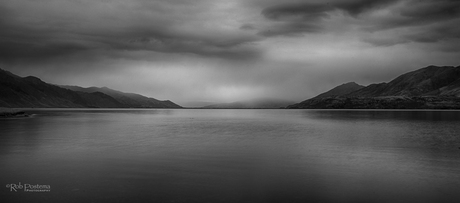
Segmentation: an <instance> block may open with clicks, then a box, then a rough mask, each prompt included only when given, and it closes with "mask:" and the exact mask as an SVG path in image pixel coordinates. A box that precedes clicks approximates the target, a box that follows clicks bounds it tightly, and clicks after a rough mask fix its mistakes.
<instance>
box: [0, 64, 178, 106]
mask: <svg viewBox="0 0 460 203" xmlns="http://www.w3.org/2000/svg"><path fill="white" fill-rule="evenodd" d="M113 91H115V90H113ZM0 93H1V94H0V107H10V108H12V107H16V108H23V107H41V108H136V107H138V106H135V105H130V104H128V103H126V102H124V101H123V100H118V99H116V98H114V97H112V96H110V95H108V94H105V93H103V92H100V91H94V92H83V91H73V90H70V89H66V88H62V87H59V86H56V85H52V84H49V83H46V82H43V81H42V80H40V79H39V78H37V77H34V76H28V77H19V76H17V75H14V74H12V73H10V72H8V71H5V70H2V69H0ZM138 96H142V95H138ZM142 97H143V96H142ZM145 98H146V97H145ZM142 101H143V100H142ZM157 101H158V100H157ZM158 102H159V103H158V105H156V106H154V105H152V106H150V107H151V108H181V107H180V106H179V105H176V104H174V103H172V102H171V101H158Z"/></svg>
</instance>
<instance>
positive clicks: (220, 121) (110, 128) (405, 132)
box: [0, 109, 460, 203]
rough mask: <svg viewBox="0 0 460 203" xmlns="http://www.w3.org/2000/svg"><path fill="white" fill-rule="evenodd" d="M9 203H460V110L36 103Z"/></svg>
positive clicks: (1, 132)
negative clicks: (97, 106)
mask: <svg viewBox="0 0 460 203" xmlns="http://www.w3.org/2000/svg"><path fill="white" fill-rule="evenodd" d="M27 112H28V113H32V114H33V116H31V117H28V118H8V119H5V118H4V119H0V175H1V176H0V183H1V184H3V186H2V189H0V195H1V197H0V199H2V202H177V203H180V202H214V203H219V202H232V203H237V202H248V203H250V202H276V203H278V202H458V201H459V200H460V192H459V191H460V111H396V110H395V111H389V110H384V111H383V110H382V111H377V110H285V109H272V110H230V109H228V110H211V109H174V110H173V109H32V110H28V111H27Z"/></svg>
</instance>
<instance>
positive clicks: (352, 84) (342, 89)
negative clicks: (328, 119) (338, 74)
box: [314, 82, 365, 99]
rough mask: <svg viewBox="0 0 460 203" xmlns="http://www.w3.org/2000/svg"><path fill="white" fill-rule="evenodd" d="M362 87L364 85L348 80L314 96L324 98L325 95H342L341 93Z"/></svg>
mask: <svg viewBox="0 0 460 203" xmlns="http://www.w3.org/2000/svg"><path fill="white" fill-rule="evenodd" d="M364 87H365V86H362V85H358V84H356V83H355V82H349V83H345V84H342V85H339V86H337V87H334V88H332V89H331V90H329V91H327V92H325V93H322V94H320V95H318V96H316V97H314V98H316V99H319V98H326V97H335V96H342V95H346V94H349V93H351V92H354V91H356V90H359V89H362V88H364Z"/></svg>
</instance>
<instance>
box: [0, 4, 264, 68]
mask: <svg viewBox="0 0 460 203" xmlns="http://www.w3.org/2000/svg"><path fill="white" fill-rule="evenodd" d="M34 3H35V4H39V2H34ZM46 3H49V5H51V6H50V7H49V8H48V7H46V5H43V4H46ZM109 3H111V4H109ZM205 3H206V1H201V0H200V1H195V2H194V3H190V2H188V1H171V2H170V1H158V0H157V1H144V0H139V1H130V2H115V1H94V2H92V1H78V2H77V1H75V2H72V1H68V2H67V1H61V2H59V1H54V0H47V1H43V2H42V4H40V5H39V6H38V8H37V9H34V8H33V6H31V5H29V4H27V3H24V2H22V1H17V2H14V1H6V3H5V4H3V3H0V11H2V12H0V30H1V31H0V60H2V61H17V60H19V61H23V60H24V59H36V60H40V59H46V58H52V57H56V56H62V55H69V54H73V53H76V52H83V51H88V50H106V51H117V50H118V51H138V50H147V51H154V52H163V53H186V54H194V55H199V56H204V57H219V58H228V59H248V58H251V57H257V56H258V54H259V53H258V52H259V50H257V49H255V48H254V47H252V46H250V44H251V42H254V41H257V40H258V37H257V36H251V35H248V34H244V33H238V32H233V33H227V32H223V31H219V28H214V27H212V26H210V27H206V29H202V28H201V27H196V28H195V27H193V26H192V25H189V24H192V23H198V24H199V23H200V19H194V15H195V13H196V12H198V13H199V12H200V11H201V10H206V9H207V8H206V6H205ZM52 6H54V7H56V8H53V7H52ZM202 7H204V8H202ZM76 10H78V12H76ZM195 16H196V15H195ZM205 23H206V22H203V24H205Z"/></svg>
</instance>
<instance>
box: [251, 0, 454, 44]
mask: <svg viewBox="0 0 460 203" xmlns="http://www.w3.org/2000/svg"><path fill="white" fill-rule="evenodd" d="M272 3H273V2H272ZM336 11H342V12H343V13H345V14H348V16H349V17H351V18H352V19H355V20H356V21H353V22H351V23H350V24H349V26H353V25H354V26H358V27H359V28H360V29H361V30H362V32H363V33H365V32H378V31H385V30H391V29H398V28H403V29H407V30H405V31H402V32H401V34H400V35H393V36H391V37H388V36H385V37H383V38H382V37H379V36H377V35H375V36H372V37H364V38H362V40H363V41H364V42H368V43H371V44H373V45H376V46H391V45H395V44H402V43H408V42H418V43H436V42H439V41H443V40H449V39H453V38H458V36H459V35H460V32H459V30H458V29H455V28H456V27H458V23H459V21H458V20H459V19H460V1H457V0H341V1H338V0H336V1H328V2H324V1H314V0H312V1H301V0H293V1H288V2H287V3H281V4H274V5H270V6H268V7H266V8H264V9H263V11H262V15H263V16H264V17H265V18H266V19H268V20H270V21H271V22H272V23H271V25H270V26H268V28H266V29H264V30H261V31H260V34H261V35H263V36H278V35H284V36H293V35H298V34H302V33H321V32H328V31H330V30H328V29H327V23H328V22H327V20H328V19H330V18H331V15H332V13H333V12H336ZM378 11H380V13H377V12H378ZM436 24H442V25H443V28H440V27H439V26H437V25H436Z"/></svg>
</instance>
